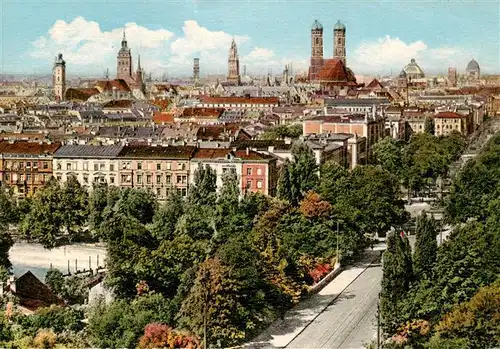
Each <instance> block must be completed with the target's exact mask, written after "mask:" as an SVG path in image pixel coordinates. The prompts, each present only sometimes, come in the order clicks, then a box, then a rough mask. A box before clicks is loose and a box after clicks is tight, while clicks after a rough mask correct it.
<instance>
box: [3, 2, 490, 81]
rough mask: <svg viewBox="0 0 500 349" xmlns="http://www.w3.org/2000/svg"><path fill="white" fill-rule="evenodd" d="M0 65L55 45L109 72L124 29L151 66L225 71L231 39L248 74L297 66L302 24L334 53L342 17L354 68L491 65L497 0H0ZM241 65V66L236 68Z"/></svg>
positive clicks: (31, 63)
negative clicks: (315, 28) (318, 29)
mask: <svg viewBox="0 0 500 349" xmlns="http://www.w3.org/2000/svg"><path fill="white" fill-rule="evenodd" d="M0 14H1V17H0V38H1V41H0V57H1V61H0V73H5V74H7V73H23V74H48V73H50V72H51V69H52V63H53V60H54V57H55V56H56V55H57V53H58V52H60V53H62V54H63V57H64V59H65V60H66V66H67V68H66V70H67V74H68V75H69V76H81V77H83V76H94V77H97V76H104V72H105V71H106V69H109V73H110V75H114V74H115V72H116V54H117V52H118V50H119V47H120V42H121V38H122V32H123V30H124V29H125V31H126V35H127V39H128V44H129V47H130V48H131V50H132V55H133V57H134V67H135V66H136V65H137V55H138V54H140V55H141V65H142V66H143V68H144V69H145V70H146V71H147V72H151V73H152V74H153V76H161V75H163V74H167V75H168V76H169V77H173V76H188V75H190V74H192V64H193V58H194V57H199V58H200V74H201V75H202V76H204V75H209V74H222V75H225V74H227V55H228V50H229V47H230V43H231V40H232V39H233V38H234V39H235V40H236V43H237V44H238V52H239V57H240V67H243V66H244V65H245V66H246V71H247V72H248V74H263V73H267V72H268V71H272V73H273V74H280V73H281V72H282V71H283V69H284V66H285V64H290V63H291V64H292V67H293V71H294V73H296V72H300V71H304V72H305V71H306V70H307V67H308V60H309V57H310V29H311V25H312V23H313V22H314V20H315V19H318V20H319V21H320V22H321V23H322V25H323V27H324V34H323V36H324V56H325V58H326V57H331V56H332V55H333V47H332V46H333V44H332V43H333V26H334V25H335V23H336V22H337V20H340V21H341V22H342V23H344V24H345V25H346V27H347V31H346V45H347V65H348V66H349V67H350V68H351V69H352V70H353V71H354V72H355V73H356V74H359V75H389V74H391V73H392V74H397V73H399V72H400V71H401V69H402V68H403V67H404V66H405V65H406V64H407V63H408V62H409V61H410V59H411V58H415V59H416V61H417V63H418V64H419V65H420V66H421V68H422V69H423V70H424V71H425V72H426V73H427V74H438V73H446V72H447V69H448V67H449V66H454V67H456V68H457V70H458V72H459V73H460V72H464V70H465V67H466V65H467V63H468V62H469V61H470V60H471V59H472V58H474V59H476V60H477V61H478V62H479V65H480V66H481V70H482V73H490V74H492V73H500V1H498V0H469V1H462V0H433V1H429V0H427V1H426V0H399V1H395V0H392V1H384V0H379V1H373V0H349V1H342V0H339V1H333V0H322V1H313V0H253V1H249V0H161V1H159V0H108V1H103V0H86V1H83V0H80V1H76V0H0ZM241 70H242V68H241Z"/></svg>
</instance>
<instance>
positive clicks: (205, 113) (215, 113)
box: [180, 108, 225, 119]
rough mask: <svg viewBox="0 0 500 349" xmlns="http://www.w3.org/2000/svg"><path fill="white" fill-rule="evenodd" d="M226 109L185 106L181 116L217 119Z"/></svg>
mask: <svg viewBox="0 0 500 349" xmlns="http://www.w3.org/2000/svg"><path fill="white" fill-rule="evenodd" d="M224 110H225V109H224V108H184V110H183V111H182V115H181V116H180V117H182V118H192V117H195V118H211V119H217V118H219V117H220V116H221V115H222V114H223V113H224Z"/></svg>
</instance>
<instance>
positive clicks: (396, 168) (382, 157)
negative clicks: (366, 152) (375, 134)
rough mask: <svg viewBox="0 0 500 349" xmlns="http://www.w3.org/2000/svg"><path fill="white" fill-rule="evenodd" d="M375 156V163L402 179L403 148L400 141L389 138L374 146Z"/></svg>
mask: <svg viewBox="0 0 500 349" xmlns="http://www.w3.org/2000/svg"><path fill="white" fill-rule="evenodd" d="M373 156H374V158H375V162H376V163H377V164H379V165H381V166H382V168H384V169H385V170H387V171H388V172H389V173H392V174H394V175H396V176H397V177H398V178H402V174H403V172H404V168H403V147H402V143H401V142H400V141H397V140H395V139H394V138H392V137H390V136H387V137H385V138H384V139H382V140H381V141H379V142H377V143H376V144H375V145H374V146H373Z"/></svg>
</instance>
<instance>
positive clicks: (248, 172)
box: [247, 168, 252, 176]
mask: <svg viewBox="0 0 500 349" xmlns="http://www.w3.org/2000/svg"><path fill="white" fill-rule="evenodd" d="M251 175H252V169H251V168H247V176H251Z"/></svg>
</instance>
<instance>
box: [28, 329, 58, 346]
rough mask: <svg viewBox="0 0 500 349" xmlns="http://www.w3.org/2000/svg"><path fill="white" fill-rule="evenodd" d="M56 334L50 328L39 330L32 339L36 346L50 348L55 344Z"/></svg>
mask: <svg viewBox="0 0 500 349" xmlns="http://www.w3.org/2000/svg"><path fill="white" fill-rule="evenodd" d="M56 341H57V336H56V334H55V333H54V332H52V331H51V330H40V331H39V332H38V334H37V335H36V337H35V339H34V340H33V345H34V346H35V347H36V348H42V349H50V348H54V346H55V345H56Z"/></svg>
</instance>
